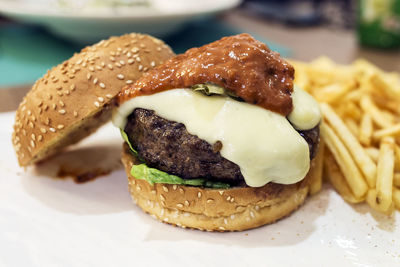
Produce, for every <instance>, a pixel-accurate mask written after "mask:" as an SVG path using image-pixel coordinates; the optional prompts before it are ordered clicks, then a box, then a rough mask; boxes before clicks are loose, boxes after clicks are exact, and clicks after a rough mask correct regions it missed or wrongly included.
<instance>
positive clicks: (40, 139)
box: [38, 134, 43, 142]
mask: <svg viewBox="0 0 400 267" xmlns="http://www.w3.org/2000/svg"><path fill="white" fill-rule="evenodd" d="M42 140H43V135H41V134H39V136H38V141H39V142H40V141H42Z"/></svg>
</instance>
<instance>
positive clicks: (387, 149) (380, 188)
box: [376, 137, 394, 211]
mask: <svg viewBox="0 0 400 267" xmlns="http://www.w3.org/2000/svg"><path fill="white" fill-rule="evenodd" d="M393 172H394V139H393V138H392V137H384V138H383V139H382V140H381V144H380V150H379V160H378V167H377V178H376V203H377V204H378V206H379V207H380V209H381V210H382V211H387V210H388V209H389V207H390V205H391V204H392V191H393Z"/></svg>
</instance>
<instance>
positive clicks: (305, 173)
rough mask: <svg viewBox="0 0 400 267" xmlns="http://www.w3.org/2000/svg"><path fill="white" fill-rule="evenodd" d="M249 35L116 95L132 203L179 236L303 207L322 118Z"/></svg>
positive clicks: (241, 225)
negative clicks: (172, 227) (186, 231)
mask: <svg viewBox="0 0 400 267" xmlns="http://www.w3.org/2000/svg"><path fill="white" fill-rule="evenodd" d="M293 79H294V69H293V67H292V66H291V65H290V64H289V63H288V62H287V61H285V60H284V59H282V58H281V57H280V55H279V54H278V53H276V52H273V51H271V50H270V49H269V48H268V47H267V46H266V45H265V44H263V43H261V42H259V41H257V40H255V39H254V38H253V37H252V36H250V35H248V34H240V35H236V36H230V37H224V38H222V39H221V40H218V41H216V42H213V43H210V44H207V45H205V46H202V47H199V48H192V49H190V50H188V51H187V52H186V53H184V54H181V55H178V56H176V57H173V58H170V59H169V60H167V61H166V62H165V63H164V64H161V65H159V66H158V67H156V68H154V69H153V70H151V71H149V72H148V73H146V74H145V75H143V76H142V77H141V78H139V79H138V80H137V81H136V83H134V84H132V85H129V86H127V87H125V88H124V89H123V90H122V91H121V92H120V93H119V95H118V98H117V99H116V108H115V110H114V113H113V123H114V125H115V126H117V127H118V128H119V129H120V130H121V134H122V137H123V139H124V140H125V142H124V145H123V146H124V147H123V155H122V162H123V164H124V166H125V169H126V172H127V175H128V180H129V189H130V193H131V195H132V197H133V199H134V201H135V202H136V203H137V205H139V206H140V207H141V208H142V209H143V210H144V211H145V212H147V213H149V214H151V215H152V216H154V217H155V218H157V219H159V220H161V221H163V222H166V223H169V224H173V225H177V226H180V227H183V228H186V227H189V228H195V229H200V230H207V231H241V230H246V229H250V228H254V227H258V226H261V225H264V224H268V223H272V222H274V221H276V220H279V219H281V218H283V217H285V216H287V215H289V214H290V213H291V212H292V211H294V210H296V209H297V208H298V207H299V206H300V205H301V204H302V203H303V202H304V201H305V199H306V196H307V194H308V191H309V188H308V182H309V179H310V177H312V175H313V168H312V166H313V161H314V159H315V157H316V156H317V151H318V143H319V123H320V120H321V113H320V110H319V107H318V104H317V102H316V101H315V100H314V99H313V98H312V97H311V96H310V95H309V94H307V93H306V92H305V91H303V90H302V89H301V88H297V87H294V86H293Z"/></svg>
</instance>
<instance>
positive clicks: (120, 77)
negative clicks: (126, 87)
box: [117, 74, 125, 80]
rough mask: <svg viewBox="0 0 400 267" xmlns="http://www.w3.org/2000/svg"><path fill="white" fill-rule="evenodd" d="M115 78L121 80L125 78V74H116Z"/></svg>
mask: <svg viewBox="0 0 400 267" xmlns="http://www.w3.org/2000/svg"><path fill="white" fill-rule="evenodd" d="M117 78H118V79H120V80H123V79H124V78H125V76H124V75H123V74H118V75H117Z"/></svg>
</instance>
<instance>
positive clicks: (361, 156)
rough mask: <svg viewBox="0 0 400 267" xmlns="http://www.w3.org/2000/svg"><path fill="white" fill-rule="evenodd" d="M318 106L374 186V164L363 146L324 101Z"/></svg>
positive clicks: (369, 182)
mask: <svg viewBox="0 0 400 267" xmlns="http://www.w3.org/2000/svg"><path fill="white" fill-rule="evenodd" d="M320 106H321V110H322V113H323V114H324V117H325V119H326V120H327V121H328V122H329V123H330V124H331V125H332V126H334V129H335V130H336V133H337V134H338V136H339V137H340V139H341V140H342V141H343V143H344V144H345V145H346V147H347V148H348V149H349V151H350V153H351V154H352V156H353V159H354V161H355V162H357V165H358V167H359V168H360V170H361V171H362V173H363V174H364V176H365V178H366V180H367V182H368V185H369V186H370V187H374V186H375V180H376V165H375V163H374V162H373V161H372V159H371V158H370V157H369V156H368V154H367V153H366V152H365V151H364V149H363V147H362V146H361V145H360V143H359V142H358V140H357V139H356V138H355V137H354V135H352V134H351V132H350V131H349V129H348V128H347V127H346V125H345V124H344V123H343V121H342V120H341V119H340V117H338V116H337V115H336V114H335V112H334V111H333V110H332V108H331V107H330V106H329V105H327V104H325V103H321V105H320ZM332 152H333V151H332ZM339 165H340V164H339ZM345 176H346V175H345ZM349 185H350V182H349ZM350 187H352V186H351V185H350ZM354 194H355V195H356V196H358V197H359V195H357V194H356V193H354Z"/></svg>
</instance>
